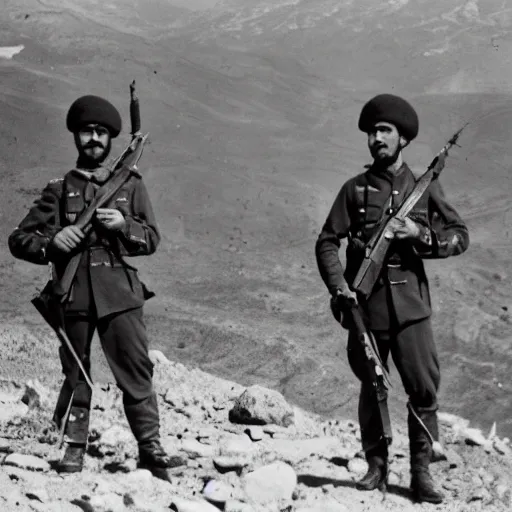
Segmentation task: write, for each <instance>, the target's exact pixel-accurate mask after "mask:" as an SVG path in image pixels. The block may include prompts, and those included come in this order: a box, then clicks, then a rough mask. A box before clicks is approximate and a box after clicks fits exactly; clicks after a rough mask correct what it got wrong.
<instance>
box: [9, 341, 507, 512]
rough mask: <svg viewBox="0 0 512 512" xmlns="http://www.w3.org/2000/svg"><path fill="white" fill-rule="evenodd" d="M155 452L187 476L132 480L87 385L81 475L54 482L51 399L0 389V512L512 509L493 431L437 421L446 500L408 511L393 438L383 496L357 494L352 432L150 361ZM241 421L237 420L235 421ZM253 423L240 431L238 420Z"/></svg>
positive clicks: (118, 441) (255, 393) (116, 399)
mask: <svg viewBox="0 0 512 512" xmlns="http://www.w3.org/2000/svg"><path fill="white" fill-rule="evenodd" d="M151 357H152V359H153V361H154V362H155V385H156V387H157V391H158V396H159V405H160V411H161V433H162V441H163V444H164V445H165V446H166V448H167V449H168V450H169V451H170V452H172V453H175V454H179V455H181V456H183V457H184V458H185V459H186V461H187V465H186V466H184V467H181V468H176V469H174V470H172V471H170V473H169V480H170V481H164V480H162V479H158V478H155V477H154V476H152V475H151V474H150V473H149V472H148V471H147V470H142V469H137V450H136V445H135V442H134V440H133V438H132V436H131V433H130V432H129V430H128V426H127V423H126V420H125V418H124V415H123V411H122V407H121V397H120V394H119V391H118V390H117V389H116V388H114V387H112V386H109V385H98V384H96V386H95V387H96V389H95V390H94V395H93V397H94V398H93V400H94V401H93V411H92V420H91V429H90V438H89V445H88V456H87V458H86V465H85V469H84V471H83V472H82V473H80V474H71V475H60V474H58V473H57V472H56V471H55V470H54V469H53V467H54V465H55V462H56V461H57V460H58V459H59V457H60V455H61V449H60V448H59V442H58V441H59V435H58V432H56V431H55V430H54V428H53V427H52V425H51V422H50V417H51V412H52V406H53V403H54V400H55V398H56V391H57V390H56V389H48V388H46V387H44V386H43V385H41V384H40V383H39V382H38V381H29V382H25V383H20V382H14V381H9V380H3V381H0V403H1V404H2V405H1V409H0V510H2V511H6V512H7V511H36V512H47V511H48V512H50V511H51V512H54V511H55V512H57V511H63V512H71V511H74V510H75V511H80V510H82V511H87V512H91V511H94V512H107V511H112V512H121V511H127V512H128V511H134V512H135V511H140V512H159V511H164V510H174V511H177V512H196V511H199V512H203V511H204V512H209V511H210V512H215V511H216V510H217V511H218V510H224V511H226V512H262V511H269V512H281V511H287V512H292V511H293V512H299V511H300V512H344V511H347V512H348V511H354V512H363V511H370V510H371V511H390V510H392V511H399V512H405V511H412V510H446V511H465V512H470V511H477V510H485V511H501V510H503V511H505V510H510V509H511V507H512V456H511V454H512V451H511V448H510V445H509V440H508V439H499V438H497V437H496V435H495V432H494V429H493V430H491V432H490V433H489V435H486V436H484V435H483V434H482V432H481V431H479V430H477V429H473V428H470V427H469V424H468V423H469V422H468V421H466V420H464V419H462V418H459V417H457V416H454V415H451V414H446V413H444V414H443V413H441V414H440V419H441V431H442V441H443V443H444V446H445V451H446V453H447V456H448V460H446V461H442V462H439V463H436V464H435V465H433V466H432V471H433V474H434V476H435V478H436V480H437V481H438V482H439V483H440V484H441V485H442V487H443V489H444V491H445V493H446V496H447V499H446V502H445V503H444V504H442V505H438V506H436V505H429V504H414V503H413V502H412V501H411V498H410V494H409V490H408V483H409V474H408V472H409V466H408V447H407V437H406V435H405V432H403V431H400V430H398V431H395V439H394V443H393V446H392V450H391V453H392V458H391V474H390V483H389V486H388V490H387V492H386V493H381V492H380V491H373V492H369V493H368V492H366V493H364V492H360V491H357V490H356V489H355V481H356V480H357V479H358V478H359V477H360V476H361V475H362V474H364V472H365V471H366V463H365V462H364V459H363V458H362V456H361V455H362V454H361V452H360V447H359V433H358V427H357V425H356V424H355V423H354V422H352V421H339V420H330V421H329V420H322V419H321V418H320V417H317V416H314V415H312V414H309V413H306V412H304V411H303V410H300V409H299V408H297V407H293V406H291V405H289V404H288V403H287V402H286V401H285V400H284V398H283V397H282V396H281V395H280V394H279V393H277V392H275V391H271V390H269V389H266V388H263V387H259V386H251V387H250V388H244V387H243V386H240V385H238V384H235V383H232V382H229V381H226V380H222V379H219V378H216V377H213V376H211V375H210V374H207V373H204V372H202V371H199V370H197V369H189V368H187V367H185V366H183V365H182V364H176V363H173V362H171V361H169V360H168V359H166V358H165V357H164V356H163V354H162V353H161V352H158V351H153V352H151ZM241 413H242V414H241ZM241 416H244V417H246V418H249V419H248V420H247V421H249V422H252V423H253V424H252V425H251V424H247V423H246V424H242V423H240V422H239V421H240V417H241Z"/></svg>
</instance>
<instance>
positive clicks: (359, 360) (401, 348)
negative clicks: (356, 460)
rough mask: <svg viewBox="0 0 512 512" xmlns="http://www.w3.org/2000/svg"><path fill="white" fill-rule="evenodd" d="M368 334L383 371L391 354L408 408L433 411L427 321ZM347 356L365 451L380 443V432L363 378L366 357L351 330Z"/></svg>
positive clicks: (433, 363) (435, 366)
mask: <svg viewBox="0 0 512 512" xmlns="http://www.w3.org/2000/svg"><path fill="white" fill-rule="evenodd" d="M372 332H373V334H374V336H375V340H376V343H377V346H378V349H379V353H380V357H381V359H382V361H383V363H384V364H385V366H386V368H387V361H388V358H389V354H391V356H392V358H393V362H394V363H395V366H396V368H397V370H398V373H399V374H400V378H401V380H402V383H403V386H404V389H405V392H406V393H407V394H408V395H409V400H410V402H411V405H412V406H413V407H414V408H415V409H416V410H423V409H430V410H435V409H436V408H437V391H438V389H439V383H440V370H439V359H438V356H437V350H436V346H435V343H434V336H433V333H432V325H431V322H430V318H425V319H422V320H419V321H416V322H413V323H409V324H406V325H404V326H399V327H398V326H397V327H394V328H392V329H390V330H388V331H372ZM347 353H348V360H349V364H350V367H351V368H352V371H353V372H354V374H355V375H356V376H357V377H358V379H359V380H360V381H361V391H360V395H359V407H358V416H359V425H360V428H361V441H362V445H363V450H364V451H365V452H368V451H369V450H372V449H374V448H376V447H378V446H379V445H380V444H381V443H382V437H383V429H382V422H381V418H380V413H379V407H378V403H377V398H376V395H375V391H374V388H373V386H372V384H371V382H369V380H368V378H367V373H366V372H367V369H366V368H367V367H366V356H365V354H364V350H363V349H362V347H361V345H360V344H359V341H358V339H357V335H356V334H355V332H352V331H349V338H348V345H347Z"/></svg>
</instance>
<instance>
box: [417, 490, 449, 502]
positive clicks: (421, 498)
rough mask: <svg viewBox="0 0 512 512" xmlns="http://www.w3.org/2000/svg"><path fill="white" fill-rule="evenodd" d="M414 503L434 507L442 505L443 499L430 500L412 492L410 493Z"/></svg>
mask: <svg viewBox="0 0 512 512" xmlns="http://www.w3.org/2000/svg"><path fill="white" fill-rule="evenodd" d="M412 495H413V498H414V501H415V502H417V503H433V504H434V505H439V504H440V503H443V500H444V497H441V498H430V497H428V496H422V495H421V494H418V493H416V492H414V491H413V493H412Z"/></svg>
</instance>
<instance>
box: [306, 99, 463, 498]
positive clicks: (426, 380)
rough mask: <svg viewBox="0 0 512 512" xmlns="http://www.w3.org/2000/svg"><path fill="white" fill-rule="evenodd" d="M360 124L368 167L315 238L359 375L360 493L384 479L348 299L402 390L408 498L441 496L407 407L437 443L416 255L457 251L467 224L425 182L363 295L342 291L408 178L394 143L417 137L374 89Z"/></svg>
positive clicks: (426, 308) (412, 119) (425, 289)
mask: <svg viewBox="0 0 512 512" xmlns="http://www.w3.org/2000/svg"><path fill="white" fill-rule="evenodd" d="M359 129H360V130H361V131H363V132H365V133H366V134H367V137H368V148H369V150H370V153H371V155H372V157H373V164H372V165H371V166H367V171H366V172H364V173H361V174H358V175H357V176H355V177H353V178H351V179H349V180H348V181H347V182H346V183H345V184H344V185H343V186H342V188H341V190H340V192H339V194H338V196H337V197H336V200H335V201H334V204H333V206H332V209H331V211H330V213H329V216H328V217H327V220H326V222H325V224H324V226H323V229H322V232H321V233H320V235H319V237H318V240H317V242H316V258H317V263H318V267H319V270H320V274H321V276H322V279H323V281H324V283H325V284H326V286H327V288H328V290H329V292H330V293H331V295H332V300H331V307H332V311H333V314H334V315H335V317H336V318H337V319H338V320H340V319H341V318H342V317H343V321H342V325H343V327H345V328H347V329H348V330H349V338H348V344H347V353H348V359H349V363H350V366H351V368H352V371H353V372H354V373H355V375H356V376H357V377H358V378H359V379H360V380H361V392H360V397H359V423H360V428H361V438H362V445H363V450H364V452H365V455H366V460H367V462H368V472H367V474H366V475H365V476H364V477H363V478H362V479H361V480H360V481H359V482H358V484H357V487H358V488H359V489H361V490H373V489H376V488H380V487H381V486H383V485H384V484H385V483H386V481H387V473H388V444H387V442H386V441H385V438H384V436H383V426H382V421H381V417H380V414H379V408H378V403H377V399H376V396H375V394H374V392H373V388H372V386H371V384H370V383H369V382H367V381H365V380H364V361H365V354H364V353H363V351H362V350H361V348H360V345H359V344H358V341H357V337H356V333H355V332H354V330H353V329H351V328H350V327H351V326H350V319H349V315H346V316H344V313H348V306H349V305H351V304H353V303H354V302H355V303H359V305H360V308H361V310H362V313H363V316H364V317H365V321H366V323H367V327H368V328H369V329H371V331H372V332H373V334H374V336H375V339H376V341H377V345H378V348H379V352H380V356H381V358H382V360H383V362H384V363H385V364H386V361H387V358H388V356H389V353H391V355H392V357H393V361H394V362H395V365H396V367H397V369H398V372H399V374H400V377H401V380H402V383H403V385H404V388H405V391H406V393H407V394H408V396H409V407H410V408H412V409H413V410H412V411H411V410H410V411H409V416H408V432H409V447H410V464H411V489H412V491H413V495H414V497H415V499H416V500H417V501H426V502H432V503H441V502H442V500H443V494H442V493H441V492H439V491H438V490H437V489H436V488H435V486H434V483H433V481H432V477H431V475H430V472H429V463H430V462H431V457H432V446H431V444H430V442H429V439H428V436H427V434H426V432H425V431H424V430H423V429H422V428H421V425H420V424H419V422H418V420H417V419H416V418H415V417H414V412H415V413H416V414H417V415H418V416H419V418H420V419H421V420H422V421H423V423H424V424H425V426H426V427H427V429H428V430H429V431H430V433H431V434H432V436H433V438H434V440H438V436H439V434H438V424H437V413H436V411H437V408H438V404H437V390H438V387H439V381H440V371H439V361H438V356H437V353H436V347H435V344H434V338H433V335H432V327H431V321H430V316H431V303H430V292H429V285H428V280H427V277H426V274H425V270H424V264H423V261H422V259H423V258H447V257H449V256H455V255H458V254H461V253H462V252H464V251H465V250H466V249H467V247H468V245H469V237H468V230H467V228H466V226H465V224H464V223H463V221H462V220H461V218H460V217H459V215H458V214H457V212H456V211H455V210H454V209H453V208H452V206H450V205H449V203H448V202H447V200H446V199H445V196H444V193H443V191H442V188H441V185H440V184H439V182H438V180H435V181H433V182H432V183H431V184H430V186H429V188H428V189H427V190H426V192H425V193H424V194H423V196H422V198H421V199H420V200H419V201H418V202H417V204H416V206H415V207H414V209H413V210H412V211H411V213H410V214H409V216H408V217H407V218H406V219H405V222H403V223H402V222H399V221H398V220H397V219H395V220H393V221H391V222H392V224H391V226H390V230H391V236H392V237H393V238H392V240H393V242H392V244H391V246H390V250H389V253H388V255H387V257H386V262H385V265H384V267H383V270H382V271H381V274H380V276H379V279H378V281H377V283H376V285H375V287H374V289H373V291H372V293H371V294H370V296H369V297H368V299H367V300H365V299H364V298H362V297H361V296H358V294H357V293H356V292H354V291H353V290H352V289H351V284H352V282H353V280H354V278H355V276H356V274H357V271H358V269H359V266H360V264H361V262H362V259H363V257H364V245H365V243H367V242H368V241H369V239H370V238H371V236H372V234H373V233H374V231H375V230H376V229H377V226H378V225H379V224H380V221H381V219H382V218H383V215H384V217H386V216H391V215H393V213H394V212H395V211H396V210H397V207H398V206H399V205H400V204H401V203H402V201H403V199H404V197H406V196H407V195H408V194H409V192H410V191H411V190H412V188H413V186H414V183H415V178H414V175H413V173H412V172H411V170H410V169H409V167H408V166H407V164H406V163H405V162H404V161H403V157H402V150H403V149H404V148H405V147H406V146H407V145H408V144H409V143H410V142H411V141H412V140H413V139H414V138H415V137H416V136H417V134H418V117H417V114H416V112H415V111H414V109H413V108H412V106H411V105H410V104H409V103H408V102H406V101H405V100H404V99H402V98H399V97H397V96H394V95H390V94H381V95H378V96H376V97H374V98H373V99H371V100H370V101H369V102H368V103H367V104H366V105H365V106H364V107H363V109H362V111H361V114H360V118H359ZM344 238H347V239H348V245H347V249H346V269H345V270H344V269H343V267H342V264H341V262H340V259H339V256H338V251H339V248H340V240H341V239H344Z"/></svg>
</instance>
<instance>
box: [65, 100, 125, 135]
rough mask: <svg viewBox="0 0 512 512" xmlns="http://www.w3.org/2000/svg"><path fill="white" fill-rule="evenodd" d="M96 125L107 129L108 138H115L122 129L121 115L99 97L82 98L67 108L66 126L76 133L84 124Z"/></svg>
mask: <svg viewBox="0 0 512 512" xmlns="http://www.w3.org/2000/svg"><path fill="white" fill-rule="evenodd" d="M90 123H97V124H101V125H102V126H105V127H106V128H108V130H109V132H110V136H111V137H112V138H115V137H117V136H118V135H119V133H120V132H121V128H122V120H121V115H120V114H119V112H118V110H117V109H116V108H115V107H114V105H112V103H110V102H109V101H107V100H105V99H103V98H100V97H99V96H93V95H88V96H82V97H81V98H78V99H77V100H75V101H74V102H73V104H72V105H71V107H69V110H68V115H67V117H66V126H67V128H68V130H69V131H70V132H73V133H76V132H77V131H79V130H80V128H81V127H82V126H84V125H86V124H90Z"/></svg>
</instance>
